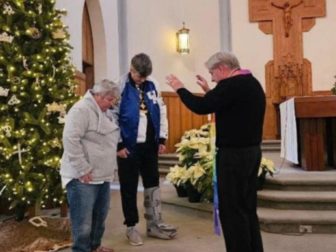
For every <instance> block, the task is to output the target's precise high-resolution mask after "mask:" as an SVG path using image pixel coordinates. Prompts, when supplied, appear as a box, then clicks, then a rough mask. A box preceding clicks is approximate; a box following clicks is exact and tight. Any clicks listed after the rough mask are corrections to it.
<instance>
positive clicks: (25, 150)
mask: <svg viewBox="0 0 336 252" xmlns="http://www.w3.org/2000/svg"><path fill="white" fill-rule="evenodd" d="M24 152H28V150H27V149H21V144H20V143H18V145H17V151H13V152H12V155H14V154H18V156H19V163H20V165H21V164H22V155H21V154H22V153H24Z"/></svg>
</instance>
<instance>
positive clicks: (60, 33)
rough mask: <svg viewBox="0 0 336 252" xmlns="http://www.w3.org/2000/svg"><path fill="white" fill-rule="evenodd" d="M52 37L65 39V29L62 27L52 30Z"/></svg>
mask: <svg viewBox="0 0 336 252" xmlns="http://www.w3.org/2000/svg"><path fill="white" fill-rule="evenodd" d="M52 37H53V39H65V38H66V34H65V31H64V30H63V29H57V30H56V31H54V32H53V33H52Z"/></svg>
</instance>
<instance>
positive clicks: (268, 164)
mask: <svg viewBox="0 0 336 252" xmlns="http://www.w3.org/2000/svg"><path fill="white" fill-rule="evenodd" d="M274 172H275V167H274V163H273V161H272V160H270V159H267V158H262V159H261V162H260V166H259V171H258V179H257V189H258V190H262V189H263V186H264V183H265V180H266V175H267V174H269V175H270V176H273V174H274Z"/></svg>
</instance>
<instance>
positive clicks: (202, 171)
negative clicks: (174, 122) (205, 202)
mask: <svg viewBox="0 0 336 252" xmlns="http://www.w3.org/2000/svg"><path fill="white" fill-rule="evenodd" d="M175 146H176V147H177V149H176V153H177V156H178V160H179V161H178V164H177V165H175V166H173V167H171V168H170V171H169V173H168V174H167V180H168V181H170V182H171V183H172V184H174V185H176V186H193V187H194V188H196V189H197V191H199V192H200V193H201V194H202V196H203V198H204V199H209V200H210V199H211V198H212V168H213V154H212V153H211V151H210V124H205V125H203V126H202V127H201V128H200V129H192V130H189V131H186V132H185V133H184V135H183V136H182V138H181V142H179V143H178V144H176V145H175Z"/></svg>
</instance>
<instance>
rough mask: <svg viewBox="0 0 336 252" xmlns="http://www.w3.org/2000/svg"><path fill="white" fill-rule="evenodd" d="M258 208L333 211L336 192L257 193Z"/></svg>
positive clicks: (335, 207)
mask: <svg viewBox="0 0 336 252" xmlns="http://www.w3.org/2000/svg"><path fill="white" fill-rule="evenodd" d="M258 206H261V207H269V208H276V209H302V210H335V209H336V191H278V190H262V191H259V192H258Z"/></svg>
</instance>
